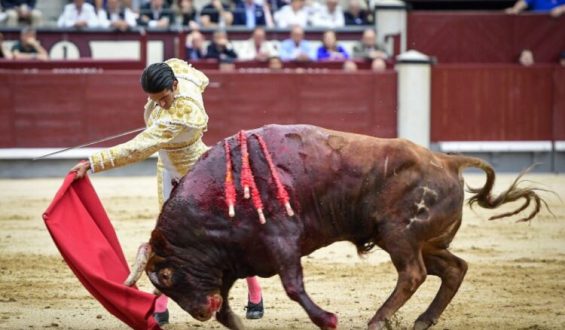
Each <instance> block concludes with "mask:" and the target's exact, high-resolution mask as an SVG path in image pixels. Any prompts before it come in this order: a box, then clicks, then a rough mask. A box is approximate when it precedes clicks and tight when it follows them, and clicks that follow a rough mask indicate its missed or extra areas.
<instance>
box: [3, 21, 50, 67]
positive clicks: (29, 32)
mask: <svg viewBox="0 0 565 330" xmlns="http://www.w3.org/2000/svg"><path fill="white" fill-rule="evenodd" d="M12 55H13V57H14V59H16V60H35V59H38V60H43V61H46V60H48V59H49V55H47V51H46V50H45V48H43V47H41V45H40V44H39V41H38V40H37V39H36V36H35V30H34V29H33V28H31V27H25V28H23V29H22V32H21V33H20V40H19V41H18V42H16V43H15V44H14V46H13V47H12Z"/></svg>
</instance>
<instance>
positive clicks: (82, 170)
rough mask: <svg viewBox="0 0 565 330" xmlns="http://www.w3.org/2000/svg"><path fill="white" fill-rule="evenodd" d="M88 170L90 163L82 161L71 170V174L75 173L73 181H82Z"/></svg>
mask: <svg viewBox="0 0 565 330" xmlns="http://www.w3.org/2000/svg"><path fill="white" fill-rule="evenodd" d="M89 169H90V162H88V161H86V160H83V161H81V162H80V163H78V164H76V165H75V166H73V168H71V172H77V175H76V176H75V180H77V179H82V178H84V177H85V175H86V171H88V170H89Z"/></svg>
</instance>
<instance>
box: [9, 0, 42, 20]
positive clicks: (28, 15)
mask: <svg viewBox="0 0 565 330" xmlns="http://www.w3.org/2000/svg"><path fill="white" fill-rule="evenodd" d="M35 3H36V0H2V8H4V10H5V11H6V16H7V21H6V24H7V25H8V26H17V25H18V23H19V22H24V23H26V24H31V25H32V26H38V25H39V24H40V23H41V16H42V15H41V12H40V11H39V10H37V9H35Z"/></svg>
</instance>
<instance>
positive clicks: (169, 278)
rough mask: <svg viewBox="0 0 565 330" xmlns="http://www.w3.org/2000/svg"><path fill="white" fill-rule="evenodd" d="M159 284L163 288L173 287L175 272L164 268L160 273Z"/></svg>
mask: <svg viewBox="0 0 565 330" xmlns="http://www.w3.org/2000/svg"><path fill="white" fill-rule="evenodd" d="M159 282H161V284H163V286H166V287H171V286H172V285H173V270H172V269H171V268H163V269H161V270H160V271H159Z"/></svg>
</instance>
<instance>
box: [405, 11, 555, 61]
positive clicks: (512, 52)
mask: <svg viewBox="0 0 565 330" xmlns="http://www.w3.org/2000/svg"><path fill="white" fill-rule="evenodd" d="M407 30H408V31H407V34H408V35H407V43H408V45H407V47H408V49H417V50H418V51H420V52H422V53H425V54H427V55H430V56H435V57H436V58H437V60H438V61H439V63H516V62H517V61H518V57H519V55H520V52H521V51H522V50H523V49H530V50H532V52H533V54H534V58H535V60H536V62H539V63H557V61H558V58H559V52H561V51H564V50H565V20H564V19H563V18H562V17H560V18H553V17H550V16H549V15H547V14H534V13H524V14H520V15H507V14H504V13H503V12H484V11H482V12H468V11H457V12H451V11H439V12H433V11H431V12H428V11H425V12H422V11H412V12H409V14H408V27H407Z"/></svg>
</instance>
